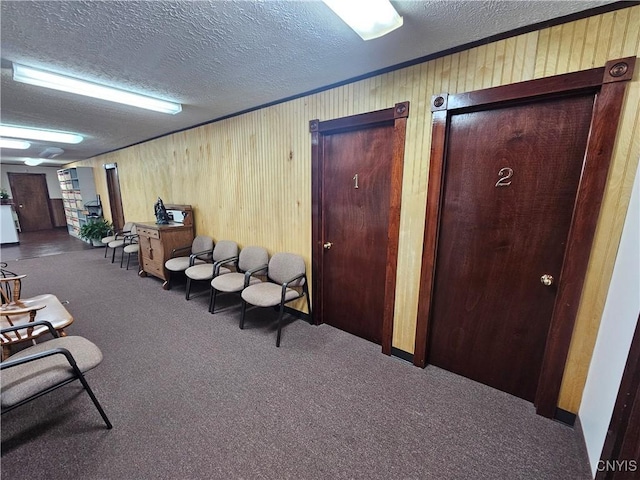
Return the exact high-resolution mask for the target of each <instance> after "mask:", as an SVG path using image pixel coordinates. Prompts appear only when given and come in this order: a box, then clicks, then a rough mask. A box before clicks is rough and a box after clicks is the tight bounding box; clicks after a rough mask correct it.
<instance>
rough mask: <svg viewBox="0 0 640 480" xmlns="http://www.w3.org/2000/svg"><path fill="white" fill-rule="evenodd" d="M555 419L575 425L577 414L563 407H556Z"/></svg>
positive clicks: (571, 425)
mask: <svg viewBox="0 0 640 480" xmlns="http://www.w3.org/2000/svg"><path fill="white" fill-rule="evenodd" d="M553 419H554V420H556V421H558V422H560V423H564V424H565V425H568V426H570V427H573V426H574V425H575V423H576V414H575V413H571V412H568V411H566V410H563V409H562V408H556V413H555V415H554V416H553Z"/></svg>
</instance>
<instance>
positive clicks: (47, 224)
mask: <svg viewBox="0 0 640 480" xmlns="http://www.w3.org/2000/svg"><path fill="white" fill-rule="evenodd" d="M7 175H8V176H9V186H10V187H11V193H12V194H13V201H14V204H15V209H16V213H17V214H18V220H19V221H20V229H21V231H22V232H34V231H36V230H50V229H52V228H53V224H52V223H51V213H50V211H49V189H48V188H47V177H46V175H45V174H43V173H7Z"/></svg>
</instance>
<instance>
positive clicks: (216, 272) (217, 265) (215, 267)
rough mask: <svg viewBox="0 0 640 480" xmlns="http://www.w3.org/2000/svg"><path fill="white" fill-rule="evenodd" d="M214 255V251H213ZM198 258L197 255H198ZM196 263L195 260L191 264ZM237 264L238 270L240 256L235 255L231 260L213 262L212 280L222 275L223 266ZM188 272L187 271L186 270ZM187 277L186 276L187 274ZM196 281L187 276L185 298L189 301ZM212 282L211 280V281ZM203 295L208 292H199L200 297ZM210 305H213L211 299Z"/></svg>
mask: <svg viewBox="0 0 640 480" xmlns="http://www.w3.org/2000/svg"><path fill="white" fill-rule="evenodd" d="M211 252H212V253H213V250H212V251H211ZM196 256H197V255H196ZM192 262H195V259H193V260H191V261H190V262H189V263H192ZM234 262H235V263H236V268H237V264H238V256H237V255H234V256H233V257H229V258H225V259H223V260H218V261H217V262H213V264H212V265H211V266H212V267H213V268H212V270H213V277H212V278H216V277H217V276H218V275H220V267H221V266H222V265H227V264H229V263H234ZM185 272H186V270H185ZM185 275H186V274H185ZM192 281H194V280H193V279H192V278H191V277H189V276H188V275H187V287H186V293H185V298H186V299H187V300H190V299H191V298H192V297H191V282H192ZM195 281H196V282H197V281H203V280H195ZM209 281H211V280H209ZM203 293H206V292H199V293H198V295H201V294H203ZM209 304H211V298H209Z"/></svg>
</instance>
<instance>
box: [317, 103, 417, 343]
mask: <svg viewBox="0 0 640 480" xmlns="http://www.w3.org/2000/svg"><path fill="white" fill-rule="evenodd" d="M407 115H408V104H407V103H403V104H398V105H396V107H394V108H390V109H387V110H381V111H377V112H372V113H369V114H362V115H356V116H353V117H345V118H341V119H337V120H330V121H326V122H317V121H314V122H312V123H311V129H312V134H313V143H314V149H313V161H314V178H313V183H314V189H313V190H314V202H313V203H314V218H313V230H314V232H313V237H314V246H313V247H314V248H313V267H314V270H313V272H314V273H313V287H314V290H313V292H314V316H315V320H316V322H317V323H327V324H329V325H332V326H334V327H336V328H339V329H341V330H344V331H347V332H349V333H352V334H354V335H357V336H359V337H362V338H365V339H367V340H370V341H372V342H374V343H377V344H380V345H382V347H383V352H385V353H390V350H391V332H392V329H391V327H392V324H393V301H394V294H395V265H396V262H397V243H398V229H399V216H400V195H401V191H400V185H401V184H402V161H403V156H404V131H405V126H406V117H407Z"/></svg>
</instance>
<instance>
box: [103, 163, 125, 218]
mask: <svg viewBox="0 0 640 480" xmlns="http://www.w3.org/2000/svg"><path fill="white" fill-rule="evenodd" d="M105 172H106V175H107V191H108V192H109V206H110V207H111V223H113V228H115V230H116V231H118V230H122V228H123V227H124V211H123V209H122V195H121V194H120V179H119V178H118V166H117V165H116V164H115V163H112V164H109V165H105Z"/></svg>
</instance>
